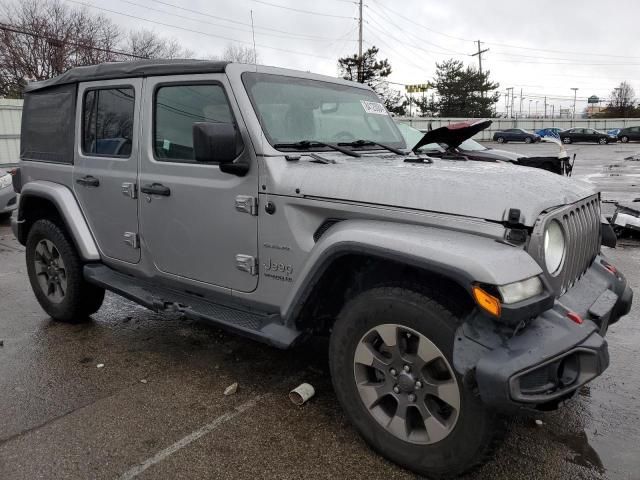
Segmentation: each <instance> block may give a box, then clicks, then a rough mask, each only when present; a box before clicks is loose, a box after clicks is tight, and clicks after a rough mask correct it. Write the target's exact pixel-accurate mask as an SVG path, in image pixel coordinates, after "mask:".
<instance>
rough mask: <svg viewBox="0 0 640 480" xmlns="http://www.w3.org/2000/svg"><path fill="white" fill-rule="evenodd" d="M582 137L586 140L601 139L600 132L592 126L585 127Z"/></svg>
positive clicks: (594, 140)
mask: <svg viewBox="0 0 640 480" xmlns="http://www.w3.org/2000/svg"><path fill="white" fill-rule="evenodd" d="M582 138H583V139H584V141H585V142H597V141H598V140H599V139H600V134H599V133H597V132H596V131H595V130H593V129H591V128H585V129H584V136H583V137H582Z"/></svg>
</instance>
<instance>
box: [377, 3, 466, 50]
mask: <svg viewBox="0 0 640 480" xmlns="http://www.w3.org/2000/svg"><path fill="white" fill-rule="evenodd" d="M374 2H375V3H376V4H377V5H378V6H379V7H380V8H382V9H384V10H386V11H387V12H389V13H391V14H393V15H396V16H398V17H400V18H402V19H403V20H405V21H406V22H409V23H412V24H413V25H417V26H418V27H420V28H423V29H424V30H427V31H429V32H431V33H435V34H436V35H442V36H444V37H448V38H453V39H454V40H460V41H462V42H473V40H470V39H468V38H460V37H456V36H454V35H449V34H448V33H444V32H439V31H437V30H434V29H432V28H429V27H426V26H424V25H422V24H420V23H417V22H416V21H415V20H414V19H412V18H409V17H405V16H404V15H402V14H400V13H398V12H397V11H395V10H393V9H391V8H389V7H387V6H386V5H383V4H382V3H381V2H379V1H378V0H374Z"/></svg>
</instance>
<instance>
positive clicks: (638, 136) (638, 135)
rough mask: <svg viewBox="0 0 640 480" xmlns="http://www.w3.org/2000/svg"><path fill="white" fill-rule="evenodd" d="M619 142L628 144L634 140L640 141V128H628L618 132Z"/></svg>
mask: <svg viewBox="0 0 640 480" xmlns="http://www.w3.org/2000/svg"><path fill="white" fill-rule="evenodd" d="M618 140H620V141H621V142H622V143H627V142H630V141H632V140H640V127H627V128H623V129H621V130H620V131H619V132H618Z"/></svg>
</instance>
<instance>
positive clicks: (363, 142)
mask: <svg viewBox="0 0 640 480" xmlns="http://www.w3.org/2000/svg"><path fill="white" fill-rule="evenodd" d="M338 145H341V146H345V147H366V146H368V145H376V146H378V147H380V148H384V149H385V150H389V151H390V152H393V153H395V154H396V155H406V154H407V152H404V151H402V150H400V149H399V148H395V147H390V146H389V145H385V144H384V143H379V142H374V141H373V140H354V141H353V142H344V143H338Z"/></svg>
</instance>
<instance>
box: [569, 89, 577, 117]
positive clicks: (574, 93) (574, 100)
mask: <svg viewBox="0 0 640 480" xmlns="http://www.w3.org/2000/svg"><path fill="white" fill-rule="evenodd" d="M571 90H573V120H575V119H576V96H577V95H578V89H577V88H576V87H571Z"/></svg>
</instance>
